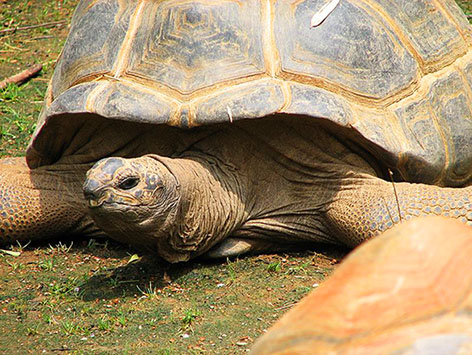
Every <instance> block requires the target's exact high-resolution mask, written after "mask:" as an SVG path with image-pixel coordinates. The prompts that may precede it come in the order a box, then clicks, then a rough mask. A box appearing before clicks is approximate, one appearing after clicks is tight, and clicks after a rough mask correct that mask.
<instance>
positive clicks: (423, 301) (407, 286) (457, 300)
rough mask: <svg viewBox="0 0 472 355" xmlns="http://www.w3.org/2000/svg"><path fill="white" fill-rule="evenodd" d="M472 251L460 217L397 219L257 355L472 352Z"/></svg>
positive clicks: (286, 319)
mask: <svg viewBox="0 0 472 355" xmlns="http://www.w3.org/2000/svg"><path fill="white" fill-rule="evenodd" d="M471 256H472V228H470V227H468V226H466V225H464V224H462V223H460V222H458V221H456V220H453V219H447V218H445V217H426V218H419V219H413V220H411V221H408V222H405V223H403V224H400V225H399V226H396V227H394V228H393V229H391V230H389V231H387V232H385V233H384V234H383V235H381V236H379V237H377V238H375V239H373V240H371V241H369V242H367V243H365V244H363V245H361V246H360V247H358V249H356V250H354V251H353V252H352V253H351V254H350V255H349V256H348V257H347V258H346V259H345V260H344V261H343V262H342V263H341V265H340V266H339V268H338V269H336V271H335V272H334V273H333V275H332V276H331V277H330V278H329V279H328V280H327V281H325V282H324V283H323V284H321V286H319V288H317V289H316V290H314V291H312V293H311V294H310V295H308V296H307V297H305V298H304V299H303V300H302V301H301V302H300V303H299V304H298V305H297V306H295V307H294V308H293V309H291V310H290V311H289V312H288V313H287V314H286V315H284V316H283V317H282V318H281V319H280V320H279V321H277V323H275V325H274V326H273V327H272V328H271V329H269V331H268V333H267V334H265V335H264V336H263V337H262V338H260V339H259V340H258V341H257V342H256V344H255V346H254V348H253V354H329V353H333V352H336V353H339V354H391V353H395V354H456V353H457V354H459V353H461V354H462V353H463V354H471V353H472V272H471V270H472V257H471ZM460 351H462V352H460Z"/></svg>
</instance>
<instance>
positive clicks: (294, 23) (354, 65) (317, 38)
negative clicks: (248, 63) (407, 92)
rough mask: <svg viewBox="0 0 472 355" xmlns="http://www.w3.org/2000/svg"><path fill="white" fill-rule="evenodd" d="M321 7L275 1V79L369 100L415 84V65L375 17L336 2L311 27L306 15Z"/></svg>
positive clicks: (310, 2)
mask: <svg viewBox="0 0 472 355" xmlns="http://www.w3.org/2000/svg"><path fill="white" fill-rule="evenodd" d="M322 3H323V2H322V1H316V0H306V1H302V2H300V1H297V2H294V1H279V2H277V5H276V14H275V23H276V24H277V26H276V27H275V28H274V31H275V38H276V43H277V48H278V49H279V51H280V57H281V73H279V75H281V76H284V75H294V76H295V77H297V76H306V77H308V78H316V79H319V80H321V81H329V82H330V83H333V84H334V85H336V86H339V87H342V88H344V89H345V90H348V91H352V92H355V93H356V94H358V95H360V96H365V97H369V98H373V99H382V98H385V97H386V96H388V95H392V94H394V93H396V92H398V91H401V90H402V89H404V88H406V87H408V86H409V85H410V84H412V83H413V82H414V81H415V80H417V78H418V75H419V68H418V63H417V62H416V60H415V59H414V57H413V55H412V54H411V53H410V52H409V51H408V50H407V49H406V48H405V47H404V45H403V44H402V43H401V41H400V40H399V38H398V36H397V35H396V33H395V32H394V31H393V30H392V29H391V28H389V27H388V25H387V24H386V23H385V21H384V19H382V18H381V17H380V16H378V14H375V13H374V12H372V13H370V12H367V11H366V10H365V9H364V8H362V7H360V6H359V5H358V4H357V3H354V2H350V1H341V2H340V3H339V5H338V6H337V7H336V8H335V9H334V11H333V12H332V13H331V14H330V15H329V16H328V17H327V19H326V20H325V21H324V22H323V24H322V25H321V26H318V27H315V28H311V27H310V25H309V24H310V16H311V15H312V14H313V13H315V12H316V10H317V9H318V8H319V7H320V6H321V5H322ZM299 80H303V78H300V79H299ZM307 80H308V79H307Z"/></svg>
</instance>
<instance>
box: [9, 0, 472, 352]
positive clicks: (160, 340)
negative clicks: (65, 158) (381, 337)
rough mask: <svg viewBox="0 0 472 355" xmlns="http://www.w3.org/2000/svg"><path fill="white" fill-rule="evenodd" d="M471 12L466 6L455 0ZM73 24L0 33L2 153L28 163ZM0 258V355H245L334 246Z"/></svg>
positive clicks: (33, 4) (44, 3) (60, 252)
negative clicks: (172, 257)
mask: <svg viewBox="0 0 472 355" xmlns="http://www.w3.org/2000/svg"><path fill="white" fill-rule="evenodd" d="M76 3H77V1H76V0H73V1H72V0H69V1H68V0H62V1H60V0H34V1H5V0H0V18H1V19H2V23H1V24H0V26H3V28H12V27H17V26H24V25H30V24H40V23H45V22H51V21H58V20H63V19H67V20H68V21H69V20H70V17H71V14H72V12H73V9H74V7H75V5H76ZM458 3H460V4H461V5H462V6H463V9H464V11H465V12H466V14H472V4H471V3H470V2H469V1H465V0H464V1H458ZM67 31H68V27H67V25H66V26H55V27H51V28H41V27H39V28H36V29H32V30H28V31H18V32H16V33H12V34H9V35H5V36H0V78H3V77H8V76H10V75H12V74H14V73H17V72H19V71H21V70H23V69H24V68H26V67H28V66H29V65H31V64H33V63H43V64H44V69H43V71H42V73H41V75H40V76H39V77H37V78H35V79H34V80H32V81H30V82H28V83H27V84H24V85H22V86H19V87H18V86H15V85H10V86H8V87H7V88H6V89H5V90H3V91H0V133H1V138H0V156H18V155H22V154H24V149H25V147H26V145H27V143H28V140H29V137H30V135H31V133H32V132H33V130H34V125H35V120H36V117H37V116H38V114H39V112H40V110H41V105H42V104H41V103H42V98H43V96H44V92H45V90H46V87H47V83H48V80H49V78H50V77H51V74H52V71H53V69H54V63H55V59H56V58H57V56H58V54H59V52H60V50H61V48H62V45H63V43H64V40H65V37H66V35H67ZM50 243H51V244H48V243H46V244H30V245H15V246H12V247H11V248H10V249H9V250H7V251H6V252H2V251H0V352H2V353H3V352H5V353H7V352H8V353H39V352H42V351H43V350H44V351H45V352H47V353H49V352H66V353H111V352H119V353H127V352H128V353H138V352H139V353H154V354H182V353H190V354H199V353H203V352H206V353H217V354H234V353H245V352H246V350H247V349H248V348H249V347H250V346H251V344H252V343H253V341H254V340H255V339H256V338H257V337H259V336H260V335H261V334H262V333H263V331H264V330H265V329H267V328H268V327H269V326H270V325H271V324H273V322H274V321H275V320H276V319H277V318H279V317H280V316H281V315H282V314H283V313H285V312H286V311H287V310H288V309H289V308H291V307H292V306H293V305H294V304H296V302H297V301H298V300H300V298H302V297H303V296H304V295H306V294H307V293H308V292H309V291H310V290H312V289H313V288H315V287H317V286H318V284H319V283H321V282H322V281H323V279H324V278H325V277H326V276H327V275H329V273H330V272H331V271H332V270H333V268H334V267H335V264H336V263H337V261H338V260H339V259H340V258H341V257H342V256H343V253H342V252H339V251H336V250H334V249H320V250H318V251H319V253H315V252H303V253H289V254H282V255H261V256H253V257H245V258H240V259H235V260H226V262H225V261H216V262H208V261H201V260H197V261H194V262H190V263H186V264H179V265H169V264H167V263H165V262H163V261H162V260H159V259H156V258H154V257H153V256H149V255H141V254H139V253H138V252H135V251H133V250H130V249H129V248H125V247H123V246H121V245H118V244H116V243H114V242H112V241H103V240H94V239H89V240H74V241H70V240H62V241H53V242H50Z"/></svg>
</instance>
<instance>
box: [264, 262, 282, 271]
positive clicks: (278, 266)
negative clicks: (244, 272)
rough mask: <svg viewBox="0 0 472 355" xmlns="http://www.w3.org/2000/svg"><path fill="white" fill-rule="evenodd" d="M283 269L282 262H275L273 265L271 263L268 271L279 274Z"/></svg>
mask: <svg viewBox="0 0 472 355" xmlns="http://www.w3.org/2000/svg"><path fill="white" fill-rule="evenodd" d="M281 267H282V263H281V262H280V261H275V262H273V263H270V264H269V265H268V266H267V271H269V272H279V271H280V269H281Z"/></svg>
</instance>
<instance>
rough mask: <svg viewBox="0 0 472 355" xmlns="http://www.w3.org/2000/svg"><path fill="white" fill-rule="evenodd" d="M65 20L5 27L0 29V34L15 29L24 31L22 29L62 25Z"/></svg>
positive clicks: (14, 30)
mask: <svg viewBox="0 0 472 355" xmlns="http://www.w3.org/2000/svg"><path fill="white" fill-rule="evenodd" d="M66 22H67V21H66V20H61V21H53V22H45V23H40V24H37V25H30V26H23V27H13V28H6V29H4V30H0V34H5V33H10V32H16V31H24V30H31V29H33V28H39V27H45V28H47V27H54V26H58V25H63V24H65V23H66Z"/></svg>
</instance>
